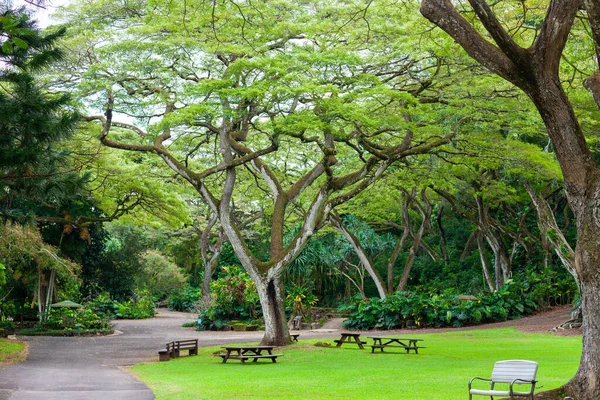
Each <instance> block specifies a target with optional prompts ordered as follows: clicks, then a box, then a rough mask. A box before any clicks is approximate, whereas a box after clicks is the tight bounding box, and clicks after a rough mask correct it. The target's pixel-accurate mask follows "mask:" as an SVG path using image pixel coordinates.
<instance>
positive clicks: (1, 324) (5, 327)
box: [0, 321, 15, 337]
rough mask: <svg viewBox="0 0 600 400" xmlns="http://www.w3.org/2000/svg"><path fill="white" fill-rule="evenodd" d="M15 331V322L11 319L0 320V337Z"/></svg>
mask: <svg viewBox="0 0 600 400" xmlns="http://www.w3.org/2000/svg"><path fill="white" fill-rule="evenodd" d="M13 333H15V324H14V322H12V321H0V337H7V336H8V335H12V334H13Z"/></svg>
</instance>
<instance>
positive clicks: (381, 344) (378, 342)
mask: <svg viewBox="0 0 600 400" xmlns="http://www.w3.org/2000/svg"><path fill="white" fill-rule="evenodd" d="M368 338H369V339H373V344H371V345H370V346H371V353H375V349H380V350H381V352H382V353H383V349H384V348H386V347H396V348H402V349H404V350H406V352H407V353H409V352H410V351H411V350H413V351H414V352H415V354H419V349H424V347H423V346H418V345H417V342H420V341H422V340H423V339H407V338H393V337H383V336H368Z"/></svg>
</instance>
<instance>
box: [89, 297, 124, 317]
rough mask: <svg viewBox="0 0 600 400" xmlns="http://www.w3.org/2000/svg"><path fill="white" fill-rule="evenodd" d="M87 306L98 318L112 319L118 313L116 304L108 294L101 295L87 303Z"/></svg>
mask: <svg viewBox="0 0 600 400" xmlns="http://www.w3.org/2000/svg"><path fill="white" fill-rule="evenodd" d="M87 306H88V307H89V308H90V309H91V310H92V311H93V312H94V313H95V314H98V316H99V317H100V318H107V319H112V318H115V317H116V315H117V314H118V313H119V305H118V302H116V301H115V300H112V299H111V298H110V294H108V293H101V294H99V295H98V296H97V297H96V298H95V299H93V300H92V301H90V302H88V303H87Z"/></svg>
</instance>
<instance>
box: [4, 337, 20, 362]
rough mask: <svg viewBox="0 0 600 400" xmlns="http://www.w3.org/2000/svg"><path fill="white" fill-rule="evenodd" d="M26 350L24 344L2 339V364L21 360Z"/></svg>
mask: <svg viewBox="0 0 600 400" xmlns="http://www.w3.org/2000/svg"><path fill="white" fill-rule="evenodd" d="M24 349H25V344H24V343H23V342H17V341H15V340H5V339H0V364H3V363H6V362H12V361H17V360H20V359H21V358H22V357H23V354H22V353H23V350H24Z"/></svg>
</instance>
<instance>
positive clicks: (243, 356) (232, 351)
mask: <svg viewBox="0 0 600 400" xmlns="http://www.w3.org/2000/svg"><path fill="white" fill-rule="evenodd" d="M221 348H222V349H225V353H224V354H217V356H219V357H221V358H223V362H224V363H226V362H227V360H230V359H233V360H240V361H241V362H242V364H244V363H245V362H246V360H253V361H254V362H256V361H258V359H259V358H270V359H271V361H273V362H277V361H276V359H277V357H279V356H283V354H273V349H274V348H275V346H223V347H221ZM263 352H266V353H267V354H263Z"/></svg>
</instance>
